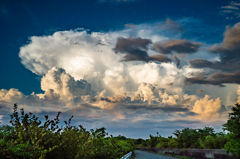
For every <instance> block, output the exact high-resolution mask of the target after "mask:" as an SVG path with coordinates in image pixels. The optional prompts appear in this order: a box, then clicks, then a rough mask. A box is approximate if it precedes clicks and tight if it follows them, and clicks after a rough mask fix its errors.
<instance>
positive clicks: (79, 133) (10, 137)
mask: <svg viewBox="0 0 240 159" xmlns="http://www.w3.org/2000/svg"><path fill="white" fill-rule="evenodd" d="M20 112H21V116H20V115H19V113H18V112H17V105H16V104H15V105H14V113H13V114H12V115H11V120H10V123H11V124H12V127H11V126H2V127H0V158H3V159H4V158H15V159H20V158H21V159H22V158H25V159H28V158H31V159H32V158H33V159H34V158H40V159H45V158H46V159H48V158H49V159H50V158H58V159H64V158H70V159H71V158H82V159H89V158H91V159H101V158H109V159H114V158H119V157H121V156H123V155H125V154H126V153H128V152H129V151H133V150H134V144H133V141H132V140H127V139H124V140H121V139H122V138H113V137H108V138H106V135H107V133H106V129H105V128H104V127H102V128H99V129H96V130H93V129H91V130H90V131H86V129H85V128H83V127H82V126H81V125H79V126H78V127H76V126H71V125H70V123H71V119H72V118H73V116H72V117H71V118H70V119H69V120H68V121H64V122H65V124H66V126H65V127H61V128H59V127H58V123H59V116H60V114H61V112H58V114H57V116H56V118H55V119H54V120H48V116H47V115H46V116H45V119H46V121H45V123H44V124H43V125H42V126H40V124H41V121H39V120H38V117H36V116H35V115H33V114H32V113H28V114H25V113H24V110H23V109H21V110H20Z"/></svg>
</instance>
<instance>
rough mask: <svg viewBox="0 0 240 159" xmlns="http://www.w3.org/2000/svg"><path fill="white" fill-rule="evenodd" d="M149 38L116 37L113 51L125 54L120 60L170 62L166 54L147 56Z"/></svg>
mask: <svg viewBox="0 0 240 159" xmlns="http://www.w3.org/2000/svg"><path fill="white" fill-rule="evenodd" d="M151 43H152V42H151V40H149V39H142V38H131V37H130V38H122V37H121V38H118V40H117V43H116V47H115V48H114V49H113V50H114V51H115V53H122V54H125V56H124V57H123V60H122V61H145V62H149V61H158V62H172V60H171V59H170V58H168V57H167V56H166V55H153V56H150V57H149V56H148V53H147V51H148V46H149V44H151Z"/></svg>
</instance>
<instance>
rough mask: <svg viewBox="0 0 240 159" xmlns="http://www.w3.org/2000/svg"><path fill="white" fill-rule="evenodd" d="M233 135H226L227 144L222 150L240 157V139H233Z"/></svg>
mask: <svg viewBox="0 0 240 159" xmlns="http://www.w3.org/2000/svg"><path fill="white" fill-rule="evenodd" d="M234 137H235V135H234V134H233V133H228V134H227V143H226V144H225V146H224V149H225V150H227V151H228V152H231V153H233V154H235V155H237V156H238V157H240V155H239V154H240V139H239V138H238V139H234Z"/></svg>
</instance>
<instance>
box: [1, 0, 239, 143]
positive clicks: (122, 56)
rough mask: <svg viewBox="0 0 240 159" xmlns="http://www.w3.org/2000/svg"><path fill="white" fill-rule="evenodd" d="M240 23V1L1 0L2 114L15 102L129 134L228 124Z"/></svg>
mask: <svg viewBox="0 0 240 159" xmlns="http://www.w3.org/2000/svg"><path fill="white" fill-rule="evenodd" d="M239 22H240V1H227V0H219V1H217V3H216V1H209V0H208V1H207V0H201V1H199V0H198V1H190V0H168V1H160V0H81V1H77V0H72V1H66V0H58V1H45V0H42V1H41V2H40V1H30V0H29V1H27V0H21V1H17V0H1V2H0V24H1V25H0V26H1V29H0V32H1V36H0V46H1V47H0V75H1V78H0V122H1V123H2V124H10V123H9V120H10V115H11V114H12V112H13V105H14V103H17V104H18V108H19V109H20V108H24V110H25V112H32V113H34V114H35V115H37V116H38V117H40V120H42V119H44V115H49V118H50V119H53V118H54V117H55V116H56V115H57V112H59V111H61V112H62V114H61V116H60V120H61V121H64V120H68V119H69V118H70V117H71V116H72V115H73V116H74V117H73V119H72V125H75V126H77V125H82V126H84V127H85V128H87V129H95V128H100V127H103V126H104V127H106V129H107V132H108V133H109V134H112V135H124V136H126V137H131V138H148V137H149V134H152V135H154V134H156V133H157V132H159V134H160V135H161V136H164V137H167V136H171V135H172V133H173V132H174V131H175V130H176V129H178V130H179V129H182V128H186V127H190V128H196V129H197V128H204V127H205V126H210V127H213V128H214V129H215V130H216V131H217V132H219V131H222V124H224V123H226V121H227V119H228V113H229V112H230V111H231V107H232V106H233V105H234V104H235V103H236V102H238V101H239V102H240V97H239V96H240V87H239V84H240V23H239ZM61 124H62V125H64V124H63V122H61Z"/></svg>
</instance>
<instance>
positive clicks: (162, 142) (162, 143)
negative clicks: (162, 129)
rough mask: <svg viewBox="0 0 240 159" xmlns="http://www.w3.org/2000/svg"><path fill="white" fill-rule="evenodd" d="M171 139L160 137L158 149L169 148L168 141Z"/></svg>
mask: <svg viewBox="0 0 240 159" xmlns="http://www.w3.org/2000/svg"><path fill="white" fill-rule="evenodd" d="M169 140H170V139H168V138H164V137H159V143H158V144H157V146H156V147H157V148H168V141H169Z"/></svg>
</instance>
